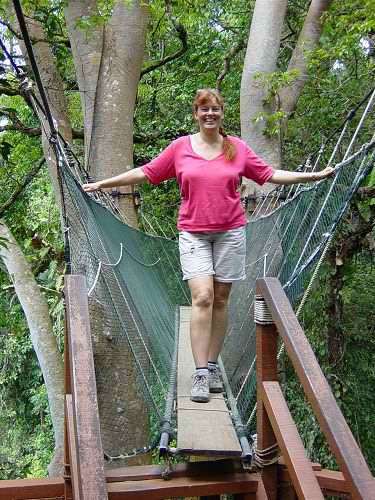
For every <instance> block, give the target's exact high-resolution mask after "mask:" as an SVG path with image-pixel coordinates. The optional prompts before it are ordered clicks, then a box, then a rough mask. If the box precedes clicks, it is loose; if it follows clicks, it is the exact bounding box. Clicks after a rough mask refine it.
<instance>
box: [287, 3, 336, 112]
mask: <svg viewBox="0 0 375 500" xmlns="http://www.w3.org/2000/svg"><path fill="white" fill-rule="evenodd" d="M331 3H332V0H312V2H311V4H310V7H309V10H308V13H307V15H306V19H305V22H304V24H303V28H302V30H301V33H300V35H299V37H298V41H297V44H296V46H295V48H294V51H293V54H292V57H291V58H290V62H289V65H288V71H292V70H297V71H298V76H297V78H296V79H295V80H294V81H293V83H291V84H290V85H288V86H287V87H284V88H283V89H281V91H280V93H279V96H280V104H281V108H282V110H283V111H285V112H286V113H287V117H288V116H289V115H290V114H291V113H292V112H293V111H294V109H295V107H296V105H297V101H298V98H299V96H300V95H301V93H302V90H303V87H304V85H305V83H306V80H307V56H308V54H309V52H311V51H312V50H313V49H314V48H315V47H316V45H317V43H318V42H319V38H320V35H321V34H322V29H323V25H322V22H321V17H322V14H323V13H324V12H326V11H327V10H328V8H329V6H330V5H331Z"/></svg>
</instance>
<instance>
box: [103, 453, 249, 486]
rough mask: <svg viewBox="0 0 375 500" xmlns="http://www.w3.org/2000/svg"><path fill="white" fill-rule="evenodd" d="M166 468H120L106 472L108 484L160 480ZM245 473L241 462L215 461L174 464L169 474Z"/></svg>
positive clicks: (137, 466) (140, 466)
mask: <svg viewBox="0 0 375 500" xmlns="http://www.w3.org/2000/svg"><path fill="white" fill-rule="evenodd" d="M163 470H164V467H163V466H161V465H132V466H131V467H120V468H118V469H111V470H108V471H107V472H106V477H107V482H108V483H118V482H121V481H143V480H147V479H160V478H161V477H162V473H163ZM234 472H243V467H242V464H241V462H240V461H234V460H231V459H229V460H215V461H209V462H208V461H205V462H188V463H184V464H173V467H172V470H171V472H170V474H169V477H170V479H171V480H172V479H175V478H177V477H190V478H193V477H199V476H209V475H210V474H211V475H213V476H214V475H220V474H232V473H234Z"/></svg>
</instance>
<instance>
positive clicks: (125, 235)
mask: <svg viewBox="0 0 375 500" xmlns="http://www.w3.org/2000/svg"><path fill="white" fill-rule="evenodd" d="M17 3H18V2H15V5H16V4H17ZM18 15H19V16H20V19H21V20H22V11H21V12H20V11H19V10H18ZM20 26H21V27H22V23H21V22H20ZM23 34H24V37H25V43H26V46H27V48H28V50H29V57H30V61H31V62H33V61H34V63H35V60H34V58H33V53H32V47H31V43H28V42H27V39H28V37H27V31H24V32H23ZM33 69H34V72H35V73H36V74H38V70H37V67H36V66H35V67H34V65H33ZM22 78H24V76H22ZM36 80H37V82H39V83H38V85H39V88H38V90H39V93H40V95H41V96H42V103H40V102H39V100H38V99H37V98H36V97H35V95H34V93H33V91H32V89H30V90H29V97H30V101H31V102H33V104H34V106H35V108H36V109H38V110H39V111H40V110H41V111H42V112H43V113H45V116H46V117H47V123H48V124H49V128H50V139H51V146H52V148H53V150H54V152H55V154H56V158H57V163H58V165H59V176H60V184H61V189H62V194H63V204H64V224H65V228H64V234H65V238H66V249H67V257H68V262H69V270H70V273H69V275H68V276H67V278H66V288H65V289H66V338H65V377H66V380H65V389H66V395H65V406H66V412H65V422H66V436H65V474H64V477H62V478H56V479H45V480H44V479H43V480H19V481H2V482H0V499H5V498H7V499H9V498H12V499H36V498H44V499H47V498H49V499H52V498H64V499H69V498H72V499H87V500H95V499H98V500H104V499H106V498H110V499H112V500H113V499H120V498H121V499H123V498H124V499H125V498H148V499H151V498H155V499H156V498H170V497H176V496H200V497H202V498H204V497H206V496H210V497H211V498H215V496H216V498H220V495H221V494H232V495H234V498H235V499H237V500H238V499H250V498H268V499H276V498H277V497H280V498H296V497H298V498H306V499H307V498H308V499H317V498H323V495H347V496H349V497H352V498H358V499H360V498H361V499H375V482H374V478H373V477H372V475H371V473H370V471H369V469H368V467H367V464H366V462H365V459H364V458H363V455H362V453H361V451H360V448H359V447H358V445H357V444H356V442H355V440H354V438H353V435H352V433H351V431H350V429H349V427H348V426H347V424H346V422H345V420H344V418H343V416H342V414H341V412H340V410H339V408H338V406H337V404H336V402H335V399H334V397H333V395H332V393H331V390H330V388H329V385H328V383H327V381H326V380H325V378H324V375H323V373H322V371H321V369H320V367H319V365H318V363H317V361H316V359H315V356H314V353H313V351H312V350H311V347H310V346H309V343H308V341H307V339H306V337H305V335H304V332H303V331H302V328H301V326H300V325H299V323H298V316H299V315H300V313H301V311H302V309H303V306H304V304H305V302H306V300H307V298H308V296H309V293H310V291H311V288H312V286H313V283H314V280H315V279H316V277H317V275H318V272H319V269H320V266H321V264H322V262H323V260H324V257H325V255H326V252H327V250H328V248H329V245H330V243H331V241H332V238H333V236H334V233H335V230H336V228H337V227H338V225H339V223H340V221H341V220H342V218H343V216H344V214H345V211H346V209H347V207H348V204H349V202H350V200H351V198H352V196H353V194H354V193H355V192H356V190H357V189H358V187H359V186H360V184H361V182H362V181H363V180H364V178H365V177H366V176H367V175H368V174H369V172H370V171H371V169H372V168H373V166H374V162H375V136H374V123H373V116H371V109H372V107H373V104H374V101H375V91H374V90H372V91H370V92H369V93H368V95H367V96H365V98H364V99H363V100H362V102H361V103H359V104H358V105H357V106H356V107H355V108H354V109H353V110H351V112H350V113H349V114H348V117H347V118H346V119H345V120H344V122H343V123H342V124H341V125H340V127H338V128H337V130H335V131H334V133H332V135H331V136H330V137H329V138H328V139H327V140H326V141H325V142H324V143H323V144H322V145H321V147H320V148H319V150H318V151H315V152H312V153H311V154H310V155H309V157H308V160H307V161H306V163H305V164H304V165H302V166H301V167H300V168H301V169H303V170H307V171H316V170H320V169H321V168H322V167H325V166H327V165H330V166H332V167H334V170H335V174H334V176H333V177H332V178H331V179H330V180H325V181H321V182H318V183H316V184H315V185H313V186H310V187H303V186H300V185H298V186H292V187H285V186H283V187H281V188H278V189H276V190H274V191H272V192H271V193H270V194H269V195H268V196H265V197H264V199H263V201H262V202H261V203H259V204H258V206H257V207H256V209H255V212H254V213H253V214H252V217H251V219H250V221H249V223H248V224H247V228H246V231H247V247H248V249H249V251H248V254H247V262H246V268H247V278H246V280H244V281H242V282H240V283H236V284H235V285H234V286H233V291H232V295H231V300H230V315H229V316H230V321H229V327H228V334H227V337H226V341H225V345H224V349H223V353H222V356H221V359H220V366H221V371H222V374H223V381H224V385H225V395H224V396H223V395H217V396H216V395H215V396H214V397H212V398H211V401H210V403H208V404H207V405H204V407H203V405H200V404H197V403H193V402H191V401H190V399H189V397H188V394H189V380H188V378H189V376H190V374H191V372H192V358H191V353H190V348H189V342H188V324H189V314H190V298H189V294H188V291H187V288H186V286H185V284H184V282H183V281H182V279H181V275H180V272H179V262H178V248H177V243H176V240H175V239H173V238H167V237H163V236H160V235H156V234H152V233H153V232H154V227H155V224H154V223H153V221H152V220H151V217H152V214H150V213H147V214H146V213H145V212H143V211H141V217H142V218H143V226H144V227H145V228H146V230H147V232H141V231H139V230H137V229H134V228H132V227H130V226H129V225H128V224H127V223H126V220H124V218H123V215H122V214H121V213H120V212H119V210H118V209H117V207H116V206H115V205H114V203H113V201H112V199H111V196H110V195H109V194H108V193H104V192H98V193H94V194H93V195H87V194H86V193H84V192H83V190H82V188H81V184H82V183H83V182H86V181H87V180H88V173H87V172H86V171H85V169H84V168H83V167H82V166H81V164H80V162H79V160H78V158H77V156H76V155H75V154H74V151H73V149H72V148H71V147H70V145H69V144H67V143H66V141H64V139H63V138H62V137H61V136H60V134H59V133H58V131H57V130H56V129H55V127H54V121H53V118H52V115H51V114H50V111H49V107H48V101H47V100H46V98H45V93H44V90H43V86H42V84H41V82H40V79H39V80H38V78H36ZM294 311H296V313H294ZM280 339H281V341H282V342H281V343H280V342H279V340H280ZM279 345H281V347H280V348H279ZM284 346H285V350H286V352H287V355H288V356H289V357H290V359H291V361H292V363H293V366H294V368H295V370H296V372H297V375H298V377H299V379H300V382H301V385H302V387H303V389H304V391H305V394H306V397H307V399H308V401H309V402H310V404H311V406H312V408H313V411H314V413H315V415H316V418H317V420H318V422H319V424H320V426H321V429H322V431H323V433H324V434H325V437H326V439H327V441H328V443H329V445H330V447H331V450H332V452H333V454H334V455H335V458H336V460H337V463H338V464H339V466H340V472H334V471H326V470H322V469H321V467H320V466H319V464H312V463H311V462H310V461H309V459H308V457H307V455H306V453H305V450H304V448H303V444H302V441H301V438H300V436H299V434H298V431H297V428H296V425H295V423H294V421H293V418H292V416H291V414H290V412H289V410H288V407H287V405H286V402H285V399H284V396H283V393H282V390H281V387H280V384H279V382H278V380H277V360H278V357H279V356H280V355H281V353H282V351H283V349H284ZM255 416H256V419H255ZM137 419H138V420H139V426H140V428H141V429H142V432H134V430H132V429H131V428H130V426H129V425H128V424H129V422H130V421H137ZM254 433H256V436H257V437H256V440H254V438H253V435H254ZM153 450H157V452H158V454H159V456H160V457H162V458H163V460H164V465H160V466H137V465H133V466H127V467H123V466H117V464H123V463H124V461H125V462H128V463H129V462H130V461H132V460H136V459H138V458H139V457H140V456H142V455H149V454H150V453H151V452H152V451H153ZM192 455H198V456H200V457H202V456H203V457H216V458H218V457H220V458H221V460H220V461H211V462H209V461H207V462H196V463H188V464H178V465H174V464H173V459H174V458H175V457H179V456H192ZM108 466H110V467H108ZM166 479H170V481H166Z"/></svg>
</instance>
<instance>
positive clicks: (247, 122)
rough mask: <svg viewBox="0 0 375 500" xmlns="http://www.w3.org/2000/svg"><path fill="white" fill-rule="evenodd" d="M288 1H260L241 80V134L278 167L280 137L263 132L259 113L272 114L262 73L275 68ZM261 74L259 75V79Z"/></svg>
mask: <svg viewBox="0 0 375 500" xmlns="http://www.w3.org/2000/svg"><path fill="white" fill-rule="evenodd" d="M286 6H287V0H273V1H272V2H269V0H257V2H256V4H255V8H254V13H253V18H252V22H251V27H250V34H249V41H248V44H247V50H246V56H245V61H244V68H243V73H242V80H241V135H242V138H243V139H244V140H245V141H246V142H247V143H248V144H249V146H250V147H251V148H252V149H254V151H255V153H256V154H258V155H259V156H260V157H261V158H263V159H264V160H265V161H266V162H267V163H269V164H270V165H272V166H273V167H275V168H279V167H280V141H279V137H277V136H274V137H269V136H266V135H265V134H264V129H265V123H264V121H263V120H258V121H257V122H254V120H255V118H256V117H257V116H258V115H259V113H268V114H270V113H272V112H273V111H274V105H273V104H272V103H271V104H270V105H265V104H264V99H265V97H266V89H265V84H264V81H263V76H266V75H268V74H270V73H272V72H273V71H275V70H276V62H277V58H278V54H279V48H280V38H281V32H282V28H283V23H284V16H285V11H286ZM257 75H260V78H257Z"/></svg>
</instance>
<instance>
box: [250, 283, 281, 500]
mask: <svg viewBox="0 0 375 500" xmlns="http://www.w3.org/2000/svg"><path fill="white" fill-rule="evenodd" d="M255 308H256V309H255V322H256V359H257V361H256V371H257V448H258V449H259V450H265V449H266V448H268V447H270V446H272V445H274V444H275V443H276V437H275V434H274V432H273V429H272V426H271V422H270V420H269V418H268V415H267V411H266V408H265V406H264V404H263V400H262V384H263V382H266V381H276V380H277V336H278V335H277V330H276V326H275V325H274V324H273V323H271V321H272V319H271V318H269V317H268V315H267V313H266V306H265V302H264V300H263V298H262V296H261V293H260V291H259V290H258V284H257V286H256V304H255ZM264 313H265V314H264ZM262 481H263V485H264V489H265V493H266V495H267V498H268V500H276V498H277V464H273V465H267V466H266V467H264V469H263V470H262Z"/></svg>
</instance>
